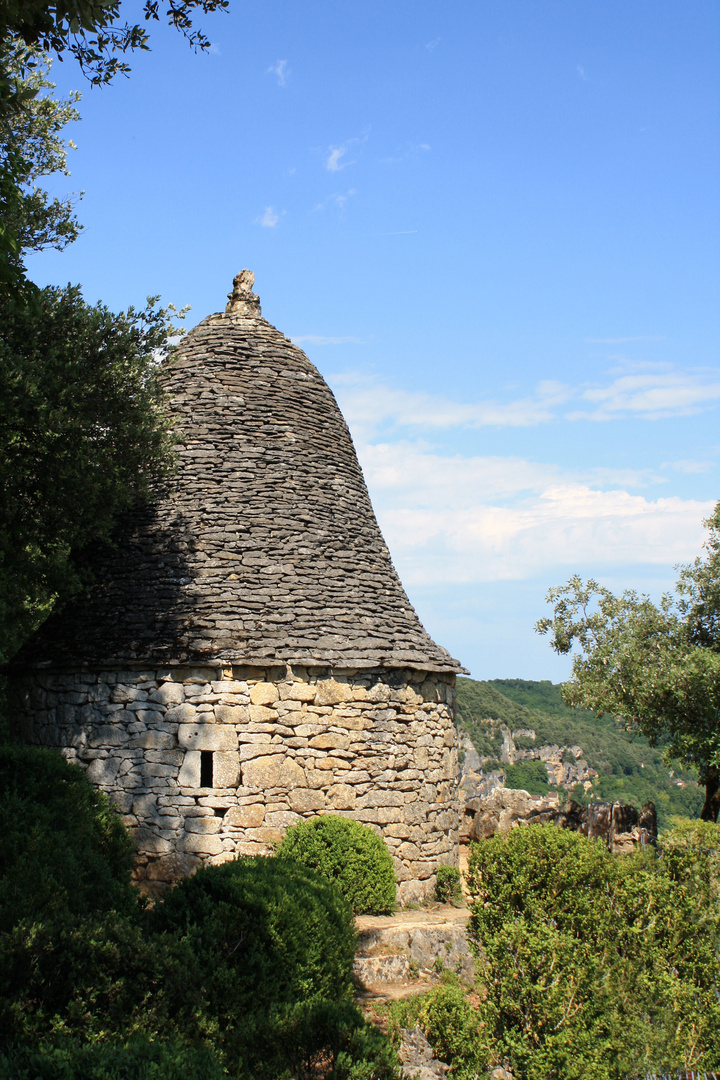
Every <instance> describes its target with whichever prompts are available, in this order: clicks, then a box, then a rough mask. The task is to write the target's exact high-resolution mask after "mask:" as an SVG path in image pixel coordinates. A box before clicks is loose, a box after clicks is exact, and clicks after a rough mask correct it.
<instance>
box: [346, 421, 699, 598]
mask: <svg viewBox="0 0 720 1080" xmlns="http://www.w3.org/2000/svg"><path fill="white" fill-rule="evenodd" d="M352 430H353V435H354V436H355V437H356V439H357V436H358V433H357V432H356V430H355V429H354V428H353V429H352ZM358 456H359V458H360V462H361V465H362V467H363V472H364V474H365V478H366V480H367V484H368V488H369V491H370V494H371V497H372V500H373V505H374V507H375V509H376V512H377V515H378V520H379V522H380V525H381V528H382V530H383V534H384V536H385V538H386V540H387V542H388V545H389V547H390V550H391V551H392V554H393V559H394V560H395V563H396V565H397V567H398V570H399V572H400V574H401V577H402V579H403V581H404V582H405V583H406V584H408V585H435V586H437V585H443V584H444V585H447V584H462V583H473V582H482V581H492V580H522V579H527V578H531V577H536V576H538V575H542V576H544V577H547V579H548V581H552V580H553V577H552V575H555V576H557V577H558V580H560V579H562V577H563V576H565V575H566V574H569V573H571V572H573V571H576V570H578V569H579V568H581V567H584V566H588V565H595V566H596V567H597V568H598V571H596V572H599V569H602V568H605V569H607V568H608V567H613V566H622V565H627V564H628V563H630V564H634V565H639V564H650V565H663V566H672V565H673V564H674V563H677V562H682V561H686V560H688V559H691V558H693V557H694V555H695V554H697V552H698V551H699V549H700V544H701V542H702V519H703V518H704V517H707V516H708V515H709V513H710V511H711V509H712V504H711V503H706V502H702V501H698V500H692V499H681V498H677V497H675V498H672V497H671V498H664V499H655V500H652V499H648V498H646V497H645V496H643V495H639V494H632V493H631V492H630V491H628V490H627V487H631V488H632V487H633V486H637V482H642V480H643V479H644V477H643V476H642V474H638V475H627V474H625V472H623V473H618V474H617V475H614V474H613V473H612V472H611V471H608V472H607V473H606V475H605V476H603V477H601V476H594V477H593V476H592V475H587V474H585V476H584V477H583V474H582V472H581V471H580V470H573V469H572V468H565V467H562V466H559V465H554V464H544V463H541V462H534V461H528V460H527V459H524V458H521V457H491V456H476V457H475V456H473V457H467V456H463V455H462V454H443V453H438V452H437V451H436V450H434V449H433V448H432V447H429V446H427V445H426V444H423V443H421V442H408V441H401V442H397V443H390V442H382V443H375V444H373V443H364V442H362V441H359V445H358Z"/></svg>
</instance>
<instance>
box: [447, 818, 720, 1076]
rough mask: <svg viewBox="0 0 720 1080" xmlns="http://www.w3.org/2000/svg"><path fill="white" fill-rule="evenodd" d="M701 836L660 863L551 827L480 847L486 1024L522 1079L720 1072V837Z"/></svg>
mask: <svg viewBox="0 0 720 1080" xmlns="http://www.w3.org/2000/svg"><path fill="white" fill-rule="evenodd" d="M691 833H692V830H689V829H686V830H684V831H681V833H680V834H674V835H671V836H669V837H668V838H667V852H668V853H667V855H666V856H663V858H657V857H656V855H655V854H654V852H650V853H637V854H635V855H631V856H623V857H618V856H614V855H611V854H610V853H609V852H608V851H607V849H606V848H605V846H604V845H603V844H601V843H600V842H598V841H595V840H588V839H587V838H586V837H583V836H581V835H579V834H577V833H572V832H567V831H564V830H560V829H555V828H550V827H544V826H527V827H524V828H521V829H513V830H511V832H510V833H509V835H508V836H507V838H502V837H499V836H495V837H492V838H491V839H489V840H486V841H482V842H480V843H478V844H476V845H473V847H472V850H471V854H470V858H469V869H468V875H467V880H468V886H469V889H470V893H471V896H472V916H471V920H470V925H469V937H470V940H471V943H472V944H473V945H474V947H475V950H476V952H477V955H478V958H479V961H480V964H481V975H480V977H481V980H482V981H483V982H484V983H485V985H486V986H487V988H488V993H487V997H486V998H485V999H484V1000H483V1001H482V1002H481V1004H480V1013H481V1015H482V1020H483V1023H484V1025H485V1027H484V1031H485V1032H486V1033H487V1038H488V1041H489V1044H490V1046H491V1048H492V1056H493V1059H494V1060H503V1059H505V1058H507V1059H509V1060H510V1062H511V1063H512V1066H513V1075H514V1076H515V1077H516V1080H551V1078H553V1080H554V1078H562V1080H576V1078H577V1080H581V1078H585V1077H592V1078H593V1080H617V1078H619V1077H621V1076H625V1075H635V1074H645V1073H648V1072H651V1073H661V1072H668V1071H670V1070H671V1069H677V1068H678V1067H682V1068H685V1069H688V1070H693V1069H694V1070H698V1069H701V1070H702V1069H707V1070H710V1069H717V1068H718V1065H719V1064H720V1061H719V1060H718V1055H720V1045H719V1043H718V1038H717V1032H718V1030H720V1002H718V999H717V996H716V992H715V991H716V987H717V983H718V976H719V974H720V972H719V970H718V950H719V948H720V907H719V904H718V879H717V856H718V848H719V846H720V829H718V827H717V826H710V827H705V828H702V829H698V830H695V833H694V834H693V835H691Z"/></svg>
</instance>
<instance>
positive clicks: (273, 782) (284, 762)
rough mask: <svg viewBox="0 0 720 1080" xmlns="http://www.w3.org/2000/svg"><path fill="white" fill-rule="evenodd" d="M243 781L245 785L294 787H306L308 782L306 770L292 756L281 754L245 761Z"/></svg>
mask: <svg viewBox="0 0 720 1080" xmlns="http://www.w3.org/2000/svg"><path fill="white" fill-rule="evenodd" d="M242 781H243V784H244V785H245V787H252V788H261V789H262V790H265V789H267V788H280V787H281V788H284V789H285V790H286V791H292V790H293V788H297V787H304V786H305V785H306V783H307V781H306V777H305V772H304V770H303V769H301V768H300V766H299V765H298V764H297V762H295V761H294V760H293V759H292V758H289V757H285V756H284V755H281V754H273V755H272V756H271V757H258V758H254V759H253V760H252V761H248V762H245V763H244V764H243V766H242Z"/></svg>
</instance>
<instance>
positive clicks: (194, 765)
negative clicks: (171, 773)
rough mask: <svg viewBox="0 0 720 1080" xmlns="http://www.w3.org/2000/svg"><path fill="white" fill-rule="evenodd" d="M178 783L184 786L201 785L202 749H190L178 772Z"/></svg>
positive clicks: (193, 786) (195, 786) (194, 786)
mask: <svg viewBox="0 0 720 1080" xmlns="http://www.w3.org/2000/svg"><path fill="white" fill-rule="evenodd" d="M178 784H179V785H180V787H184V788H197V787H200V751H199V750H188V751H187V753H186V754H185V760H184V761H183V764H182V767H181V769H180V772H179V774H178Z"/></svg>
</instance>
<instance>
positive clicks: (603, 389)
mask: <svg viewBox="0 0 720 1080" xmlns="http://www.w3.org/2000/svg"><path fill="white" fill-rule="evenodd" d="M581 397H582V399H583V400H584V401H585V402H587V403H588V404H589V405H590V408H586V409H579V410H576V411H574V412H570V413H568V414H567V418H568V419H569V420H615V419H618V418H620V417H623V416H639V417H644V418H645V419H648V420H660V419H663V418H665V417H670V416H691V415H693V414H694V413H698V412H701V411H702V410H703V409H706V408H707V407H708V406H712V405H713V404H714V403H716V402H718V401H720V373H717V372H716V373H714V376H710V375H708V374H706V373H693V372H673V371H669V372H665V373H662V372H655V373H649V374H646V375H622V376H620V377H619V378H617V379H614V380H613V382H611V383H610V385H609V386H598V387H591V388H588V389H586V390H584V391H583V393H582V395H581Z"/></svg>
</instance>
